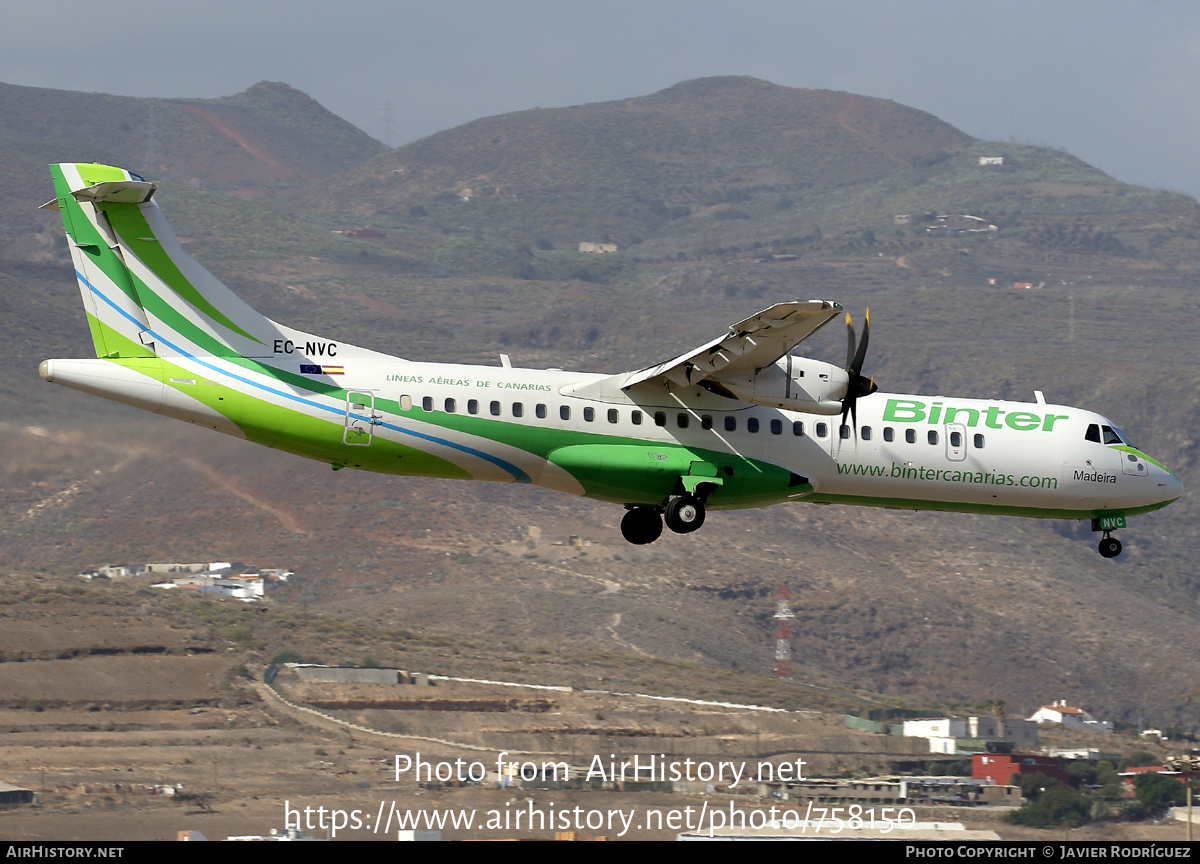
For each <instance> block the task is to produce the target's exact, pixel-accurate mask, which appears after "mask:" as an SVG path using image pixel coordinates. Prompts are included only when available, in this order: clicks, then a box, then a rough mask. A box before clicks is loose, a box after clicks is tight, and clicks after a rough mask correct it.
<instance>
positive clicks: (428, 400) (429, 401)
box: [421, 396, 433, 411]
mask: <svg viewBox="0 0 1200 864" xmlns="http://www.w3.org/2000/svg"><path fill="white" fill-rule="evenodd" d="M421 407H422V408H424V409H425V410H426V411H432V410H433V397H432V396H426V397H424V398H423V399H422V400H421Z"/></svg>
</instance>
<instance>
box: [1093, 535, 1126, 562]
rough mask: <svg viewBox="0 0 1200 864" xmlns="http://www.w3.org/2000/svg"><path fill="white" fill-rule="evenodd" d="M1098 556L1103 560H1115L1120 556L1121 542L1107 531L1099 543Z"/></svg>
mask: <svg viewBox="0 0 1200 864" xmlns="http://www.w3.org/2000/svg"><path fill="white" fill-rule="evenodd" d="M1098 548H1099V550H1100V555H1101V556H1102V557H1104V558H1116V557H1117V556H1118V555H1120V554H1121V541H1120V540H1118V539H1117V538H1116V537H1113V536H1112V534H1111V533H1110V532H1108V531H1105V532H1104V539H1103V540H1101V541H1100V546H1099V547H1098Z"/></svg>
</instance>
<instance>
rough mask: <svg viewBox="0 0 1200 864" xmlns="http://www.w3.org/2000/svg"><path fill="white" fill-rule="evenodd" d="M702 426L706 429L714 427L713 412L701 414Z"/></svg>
mask: <svg viewBox="0 0 1200 864" xmlns="http://www.w3.org/2000/svg"><path fill="white" fill-rule="evenodd" d="M700 428H701V429H704V430H706V431H707V430H708V429H711V428H712V415H711V414H702V415H700Z"/></svg>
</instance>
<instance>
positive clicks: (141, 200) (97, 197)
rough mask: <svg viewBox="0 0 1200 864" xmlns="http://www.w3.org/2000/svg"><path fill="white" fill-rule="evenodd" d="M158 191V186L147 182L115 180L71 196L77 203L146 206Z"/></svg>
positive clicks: (84, 189) (78, 190)
mask: <svg viewBox="0 0 1200 864" xmlns="http://www.w3.org/2000/svg"><path fill="white" fill-rule="evenodd" d="M156 189H158V187H157V186H155V185H154V184H153V183H147V182H146V181H145V180H113V181H107V182H104V183H96V184H95V185H93V186H87V187H84V188H83V189H76V190H75V191H74V192H72V193H71V194H72V195H73V196H74V197H75V200H76V201H91V202H92V203H94V204H100V203H103V202H110V203H113V204H145V203H146V202H147V201H149V200H150V199H151V198H153V197H154V192H155V190H156Z"/></svg>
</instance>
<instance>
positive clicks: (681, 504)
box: [621, 494, 708, 546]
mask: <svg viewBox="0 0 1200 864" xmlns="http://www.w3.org/2000/svg"><path fill="white" fill-rule="evenodd" d="M707 498H708V496H707V495H691V494H684V495H677V496H676V497H674V498H672V499H671V500H669V501H668V502H667V503H666V505H665V506H662V507H649V506H630V507H629V511H628V512H627V513H626V514H625V517H624V518H623V519H622V520H621V535H622V536H623V537H624V538H625V539H626V540H628V541H629V542H630V543H633V544H636V545H638V546H644V545H646V544H647V543H653V542H654V541H655V540H657V539H658V538H659V537H661V536H662V530H663V522H666V524H667V527H668V528H670V529H671V530H672V531H674V532H675V533H676V534H691V533H692V532H693V531H695V530H697V529H699V527H700V526H701V525H703V524H704V503H705V501H706V500H707Z"/></svg>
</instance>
